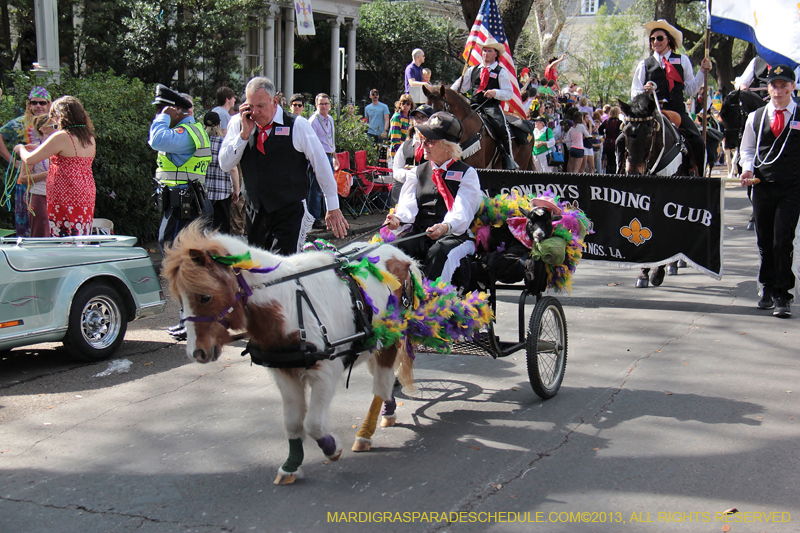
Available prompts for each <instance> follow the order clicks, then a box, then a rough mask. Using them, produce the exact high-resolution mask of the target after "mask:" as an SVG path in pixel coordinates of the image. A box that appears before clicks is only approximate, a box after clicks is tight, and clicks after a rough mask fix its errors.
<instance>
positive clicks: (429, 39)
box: [356, 0, 466, 98]
mask: <svg viewBox="0 0 800 533" xmlns="http://www.w3.org/2000/svg"><path fill="white" fill-rule="evenodd" d="M359 13H360V17H361V24H360V26H359V27H358V30H357V40H356V55H357V58H358V61H359V62H360V63H361V64H362V65H363V66H364V67H365V68H366V69H367V70H368V71H370V72H372V73H373V74H374V75H375V77H376V79H377V84H378V89H379V90H380V91H381V94H385V95H386V96H388V97H390V98H394V97H396V96H397V95H399V94H401V93H403V91H404V72H405V68H406V65H408V64H409V63H410V62H411V52H412V51H413V50H414V49H415V48H421V49H422V50H424V52H425V63H423V67H426V68H429V69H431V72H432V76H431V81H433V82H434V83H438V82H445V83H448V84H450V83H452V82H453V81H455V80H456V78H458V76H460V75H461V67H462V65H463V61H462V62H461V64H459V62H458V61H457V60H456V59H455V58H456V57H459V56H460V54H461V52H462V51H463V50H464V42H465V40H466V33H465V32H464V31H463V30H460V29H458V28H457V27H456V26H455V24H454V23H453V21H452V20H450V19H447V18H444V17H441V16H437V15H432V14H431V13H430V12H426V11H425V8H424V4H421V3H418V2H391V1H387V0H376V1H374V2H371V3H367V4H364V5H362V6H361V8H360V10H359Z"/></svg>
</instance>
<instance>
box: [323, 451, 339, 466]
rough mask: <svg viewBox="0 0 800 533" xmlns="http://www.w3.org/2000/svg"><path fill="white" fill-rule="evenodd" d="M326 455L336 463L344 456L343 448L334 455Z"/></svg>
mask: <svg viewBox="0 0 800 533" xmlns="http://www.w3.org/2000/svg"><path fill="white" fill-rule="evenodd" d="M325 457H327V458H328V461H331V462H333V463H335V462H336V461H338V460H339V459H341V458H342V448H339V449H338V450H337V451H336V453H334V454H333V455H326V456H325Z"/></svg>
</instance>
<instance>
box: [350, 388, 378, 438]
mask: <svg viewBox="0 0 800 533" xmlns="http://www.w3.org/2000/svg"><path fill="white" fill-rule="evenodd" d="M381 407H383V400H382V399H381V397H380V396H375V397H374V398H373V399H372V405H370V406H369V411H368V412H367V418H366V419H365V420H364V423H363V424H361V429H360V430H359V432H358V435H356V436H357V437H361V438H364V439H371V438H372V435H374V434H375V427H376V426H377V425H378V416H380V414H381Z"/></svg>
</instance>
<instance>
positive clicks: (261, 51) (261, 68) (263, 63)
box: [257, 17, 266, 76]
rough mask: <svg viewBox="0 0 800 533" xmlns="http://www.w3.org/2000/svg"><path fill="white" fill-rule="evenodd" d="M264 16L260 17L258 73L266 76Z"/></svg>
mask: <svg viewBox="0 0 800 533" xmlns="http://www.w3.org/2000/svg"><path fill="white" fill-rule="evenodd" d="M263 27H264V17H258V30H257V31H258V75H259V76H264V70H265V68H266V60H265V58H266V56H265V55H264V44H265V43H264V38H265V35H264V33H265V32H264V30H263V29H262V28H263Z"/></svg>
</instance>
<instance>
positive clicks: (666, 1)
mask: <svg viewBox="0 0 800 533" xmlns="http://www.w3.org/2000/svg"><path fill="white" fill-rule="evenodd" d="M676 5H677V1H676V0H655V8H656V13H655V20H658V19H664V20H666V21H667V22H669V23H670V24H673V25H674V24H675V7H676Z"/></svg>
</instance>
